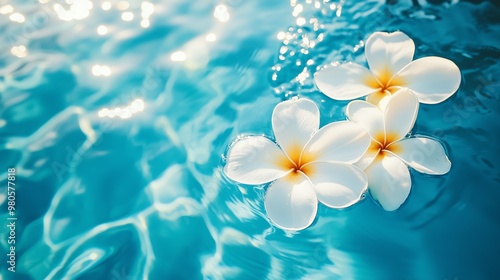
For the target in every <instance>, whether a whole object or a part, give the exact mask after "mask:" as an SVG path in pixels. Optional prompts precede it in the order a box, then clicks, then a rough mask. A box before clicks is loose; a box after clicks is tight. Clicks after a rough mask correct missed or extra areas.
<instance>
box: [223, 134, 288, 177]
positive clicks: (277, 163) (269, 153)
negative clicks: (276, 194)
mask: <svg viewBox="0 0 500 280" xmlns="http://www.w3.org/2000/svg"><path fill="white" fill-rule="evenodd" d="M286 161H288V159H287V158H286V156H285V154H284V153H283V152H282V151H281V150H280V148H279V147H278V146H277V145H276V144H274V143H273V142H272V141H271V140H269V139H267V138H265V137H262V136H252V137H247V138H244V139H242V140H239V141H237V142H235V143H234V144H233V145H232V146H231V147H230V148H229V151H228V153H227V163H226V166H225V168H224V172H225V173H226V175H227V176H228V177H229V178H230V179H232V180H234V181H237V182H240V183H243V184H249V185H259V184H264V183H268V182H271V181H274V180H276V179H278V178H281V177H283V176H285V175H286V174H287V173H288V171H289V170H287V169H286V168H285V167H286V166H287V165H286V164H283V163H284V162H286Z"/></svg>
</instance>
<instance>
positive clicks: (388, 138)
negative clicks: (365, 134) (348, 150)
mask: <svg viewBox="0 0 500 280" xmlns="http://www.w3.org/2000/svg"><path fill="white" fill-rule="evenodd" d="M396 140H397V134H396V133H387V134H386V133H384V132H380V133H377V134H376V135H375V139H373V140H372V142H371V144H370V147H369V148H368V150H369V151H370V152H372V153H377V158H378V157H380V156H383V155H384V153H386V152H387V151H391V152H393V153H398V152H399V151H400V150H401V148H400V147H399V146H398V145H397V144H395V143H394V142H395V141H396Z"/></svg>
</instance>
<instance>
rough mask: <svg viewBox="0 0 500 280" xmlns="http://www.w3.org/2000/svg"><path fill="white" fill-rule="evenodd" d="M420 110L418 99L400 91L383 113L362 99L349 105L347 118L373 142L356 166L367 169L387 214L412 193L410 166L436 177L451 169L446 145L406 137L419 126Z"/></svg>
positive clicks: (378, 198) (373, 189)
mask: <svg viewBox="0 0 500 280" xmlns="http://www.w3.org/2000/svg"><path fill="white" fill-rule="evenodd" d="M418 107H419V103H418V99H417V97H416V96H415V94H413V93H412V92H411V91H410V90H408V89H402V90H400V91H398V92H396V93H395V94H394V95H393V96H392V97H391V98H390V99H389V101H388V103H387V105H386V107H385V109H384V110H383V111H382V110H381V109H380V108H378V107H376V106H375V105H373V104H371V103H368V102H366V101H361V100H355V101H352V102H350V103H349V105H348V106H347V117H348V118H349V119H350V120H351V121H353V122H356V123H359V124H360V125H362V126H363V127H364V128H365V129H366V130H367V131H368V133H369V134H370V137H371V139H372V144H371V146H370V148H369V149H368V151H367V152H366V154H365V156H363V158H362V159H361V160H360V161H359V162H358V163H357V164H356V165H357V166H359V167H360V168H362V169H364V170H365V173H366V175H367V177H368V185H369V190H370V193H371V194H372V197H373V198H374V199H375V200H377V201H378V202H379V203H380V204H381V205H382V207H383V208H384V209H385V210H387V211H392V210H395V209H397V208H399V206H400V205H401V204H402V203H403V202H404V201H405V200H406V198H407V197H408V194H409V193H410V188H411V178H410V173H409V171H408V168H407V166H406V165H409V166H410V167H412V168H413V169H415V170H416V171H418V172H422V173H426V174H433V175H442V174H446V173H448V171H449V170H450V167H451V162H450V161H449V160H448V157H447V156H446V152H445V150H444V148H443V146H442V145H441V144H440V143H439V142H437V141H436V140H433V139H430V138H427V137H412V138H405V136H406V135H407V134H408V133H409V132H410V130H411V129H412V128H413V125H414V124H415V120H416V118H417V114H418Z"/></svg>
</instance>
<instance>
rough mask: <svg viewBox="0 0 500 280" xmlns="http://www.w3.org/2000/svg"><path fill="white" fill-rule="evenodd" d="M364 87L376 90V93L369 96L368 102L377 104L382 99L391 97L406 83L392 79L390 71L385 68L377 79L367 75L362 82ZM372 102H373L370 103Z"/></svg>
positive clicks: (398, 79)
mask: <svg viewBox="0 0 500 280" xmlns="http://www.w3.org/2000/svg"><path fill="white" fill-rule="evenodd" d="M364 83H365V85H367V86H369V87H371V88H373V89H376V90H377V91H375V92H373V93H372V94H370V96H369V99H370V100H368V101H369V102H371V103H374V104H376V103H378V101H380V100H381V99H382V98H384V97H385V96H387V95H391V94H393V93H395V92H396V91H398V89H399V87H402V86H404V85H405V84H406V82H405V81H404V80H403V79H401V78H398V77H394V76H393V73H392V71H391V70H389V69H388V68H386V69H385V70H384V71H382V72H380V73H379V75H378V76H377V78H375V77H374V76H373V75H371V74H370V75H368V76H367V77H366V78H365V80H364ZM372 101H373V102H372Z"/></svg>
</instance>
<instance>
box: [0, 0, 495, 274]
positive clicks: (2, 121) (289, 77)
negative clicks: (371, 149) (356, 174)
mask: <svg viewBox="0 0 500 280" xmlns="http://www.w3.org/2000/svg"><path fill="white" fill-rule="evenodd" d="M357 2H358V1H345V2H341V3H338V2H330V1H326V0H325V1H316V0H297V1H295V0H292V1H291V2H288V1H278V0H275V1H268V0H258V1H243V0H221V1H183V0H169V1H160V0H152V1H151V2H150V3H152V4H153V6H154V11H151V9H150V6H151V5H147V4H146V6H142V7H141V2H139V1H130V3H127V2H125V1H111V4H112V5H111V7H107V6H106V5H107V4H104V6H102V5H103V2H102V1H95V2H94V3H93V5H89V4H88V3H87V4H85V3H86V1H77V0H73V1H68V3H70V4H71V3H74V4H73V5H77V4H79V6H75V8H74V10H75V11H76V12H75V13H70V12H66V13H65V12H64V11H67V10H70V7H71V5H70V4H67V3H66V2H63V1H61V0H41V1H39V2H36V1H22V0H17V1H5V0H2V2H0V12H1V11H2V9H4V10H3V11H4V12H5V14H0V32H1V34H2V40H0V50H1V52H0V94H1V95H0V176H1V186H0V190H1V193H0V204H1V207H0V219H1V221H2V225H3V223H5V224H7V218H8V217H9V215H8V213H7V195H6V194H7V169H8V168H11V167H14V168H16V203H17V208H16V217H17V218H18V220H17V222H16V256H17V259H16V272H15V273H12V272H10V271H8V270H7V268H8V264H6V260H7V257H6V254H7V253H6V252H7V249H8V244H7V235H8V234H9V232H8V231H7V230H6V227H5V226H1V228H2V230H1V231H0V233H1V240H0V244H1V252H2V253H1V259H2V260H1V262H0V271H1V277H0V279H114V280H124V279H450V280H451V279H495V278H496V277H497V275H498V273H499V272H500V268H499V266H498V259H499V252H500V241H499V238H500V204H499V202H498V201H499V197H500V189H499V186H500V184H499V183H500V172H499V171H500V161H499V158H500V157H499V156H500V146H499V145H498V143H500V134H499V133H498V131H499V129H500V101H499V100H500V97H499V94H500V80H499V77H500V67H499V64H498V59H499V57H500V49H499V46H500V36H498V35H499V34H500V22H499V18H500V8H499V6H498V4H494V3H492V2H494V1H492V2H487V1H485V2H480V1H458V0H456V1H455V0H453V1H440V0H432V1H430V0H429V1H425V0H422V1H387V2H388V4H385V3H384V1H363V2H362V3H357ZM396 2H397V3H396ZM75 3H76V4H75ZM127 4H128V5H127ZM5 5H11V8H12V10H13V11H11V9H10V8H9V7H7V8H2V7H3V6H5ZM299 5H300V7H302V8H299ZM89 7H91V9H89ZM103 7H104V8H109V9H108V10H104V9H103ZM120 9H121V10H120ZM87 10H88V11H87ZM145 10H146V12H145V13H143V12H144V11H145ZM86 11H87V12H86ZM148 11H150V12H149V13H148ZM214 12H215V15H216V16H214ZM15 13H19V14H21V15H22V16H23V17H22V18H21V17H20V16H19V15H17V14H16V15H13V14H15ZM130 13H131V14H132V17H133V18H131V14H130ZM61 18H62V19H61ZM299 18H303V19H304V20H305V23H304V20H302V19H299ZM64 19H66V20H64ZM146 19H147V20H148V22H145V21H144V20H146ZM141 22H142V24H143V26H141ZM148 24H149V25H148ZM302 24H303V25H302ZM101 25H102V26H104V28H103V27H99V26H101ZM299 25H302V26H299ZM379 30H380V31H395V30H401V31H403V32H405V33H406V34H408V35H409V36H410V37H411V38H413V40H414V41H415V43H416V46H417V49H416V54H415V56H416V57H417V58H418V57H424V56H431V55H435V56H441V57H445V58H448V59H451V60H453V61H454V62H455V63H456V64H457V65H458V66H459V67H460V69H461V71H462V74H463V78H462V85H461V87H460V89H459V91H458V92H457V94H455V95H454V96H453V97H452V98H450V99H449V100H447V101H445V102H443V103H441V104H438V105H422V106H421V107H420V114H419V117H418V120H417V124H416V126H415V129H414V132H413V133H415V134H422V135H428V136H432V137H436V138H438V139H440V140H441V141H442V142H443V143H445V145H446V148H447V150H448V153H449V157H450V160H451V161H452V164H453V165H452V169H451V171H450V173H449V174H447V175H445V176H426V175H422V174H420V173H417V172H413V171H412V172H411V175H412V181H413V187H412V191H411V194H410V196H409V198H408V200H407V201H406V202H405V204H403V206H402V207H401V208H400V209H399V210H398V211H396V212H385V211H383V210H382V208H381V207H379V206H378V205H376V203H374V202H373V200H372V199H371V198H370V197H369V196H367V197H366V198H365V199H364V200H363V201H361V202H360V203H359V204H357V205H355V206H353V207H351V208H349V209H346V210H341V211H339V210H335V209H330V208H327V207H324V206H323V205H321V204H320V208H319V211H318V216H317V218H316V220H315V222H314V224H313V225H312V226H311V227H310V228H308V229H306V230H303V231H301V232H298V233H295V234H289V233H285V232H283V231H282V230H279V229H276V228H274V227H272V225H271V224H270V222H269V220H268V219H267V218H266V215H265V211H264V206H263V200H262V198H263V194H264V191H265V187H263V186H259V187H248V186H238V185H237V184H235V183H233V182H230V181H229V180H228V179H227V178H225V177H224V175H223V173H222V166H223V164H224V160H223V154H224V153H225V152H226V149H227V146H228V145H229V144H230V143H231V142H232V141H233V140H234V139H235V138H236V137H237V136H239V135H242V134H246V135H248V134H266V135H272V130H271V122H270V116H271V112H272V110H273V108H274V106H275V105H276V104H277V103H278V102H280V101H281V100H284V99H286V98H289V97H291V96H295V95H300V96H303V97H308V98H310V99H312V100H314V101H315V102H316V103H317V104H318V105H319V106H320V110H321V113H322V125H324V124H327V123H329V122H331V121H334V120H341V119H345V114H344V108H345V105H346V102H337V101H333V100H330V99H328V98H326V97H325V96H324V95H322V94H321V93H319V92H318V91H317V90H316V89H315V87H314V84H313V79H312V74H313V73H314V72H315V71H316V69H317V67H318V66H321V65H324V64H327V63H330V62H334V61H344V60H349V61H357V62H360V63H365V59H364V53H363V47H362V44H361V43H362V40H364V39H366V37H367V36H368V35H369V34H371V33H372V32H373V31H379ZM98 32H100V33H102V35H100V34H98ZM181 52H182V53H181ZM173 60H181V61H173ZM96 65H97V66H96ZM136 99H140V100H142V101H143V102H144V109H143V110H142V111H140V110H139V111H138V112H135V113H134V114H132V115H131V116H124V117H128V118H120V117H115V118H109V117H106V116H104V117H100V115H99V112H101V113H102V112H103V111H101V110H102V109H104V108H108V109H109V110H112V109H113V108H115V107H120V108H122V109H123V108H125V107H126V106H129V105H130V104H131V102H132V101H133V100H136ZM102 114H104V113H102Z"/></svg>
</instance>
